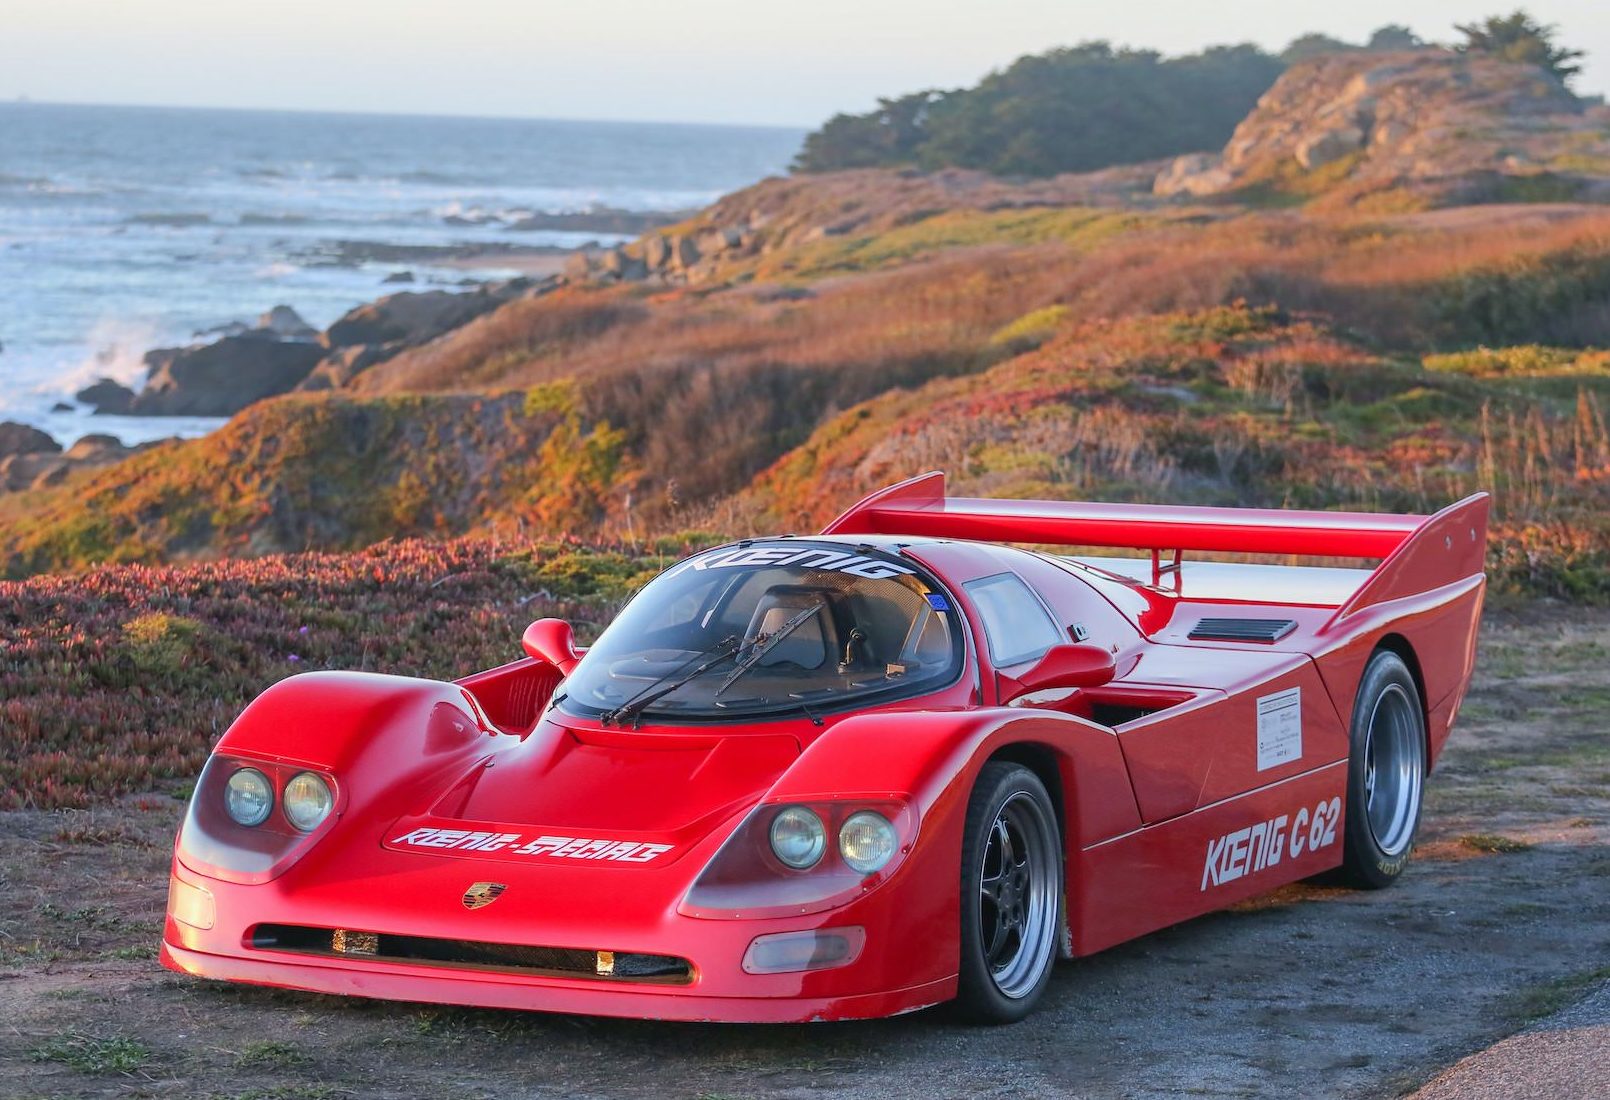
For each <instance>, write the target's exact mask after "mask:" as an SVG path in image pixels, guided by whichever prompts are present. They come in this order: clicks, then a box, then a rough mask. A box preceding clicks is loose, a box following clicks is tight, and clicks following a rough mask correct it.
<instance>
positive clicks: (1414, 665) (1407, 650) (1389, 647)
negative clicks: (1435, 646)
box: [1375, 633, 1431, 771]
mask: <svg viewBox="0 0 1610 1100" xmlns="http://www.w3.org/2000/svg"><path fill="white" fill-rule="evenodd" d="M1382 650H1385V651H1386V652H1388V653H1394V654H1396V655H1397V656H1398V657H1399V659H1401V660H1402V661H1403V663H1404V664H1405V665H1407V666H1408V669H1409V676H1410V677H1411V678H1412V679H1413V680H1414V690H1415V692H1416V693H1417V694H1418V695H1419V696H1420V726H1421V729H1422V730H1423V732H1424V734H1425V736H1426V739H1427V743H1426V766H1427V770H1428V771H1429V770H1430V764H1431V745H1430V737H1431V711H1430V709H1429V708H1430V706H1431V703H1430V701H1429V700H1428V699H1427V698H1426V680H1425V673H1423V672H1422V671H1421V670H1420V658H1419V657H1418V656H1417V655H1416V654H1415V652H1414V646H1413V645H1411V644H1410V642H1409V639H1407V638H1405V637H1404V636H1403V635H1402V634H1397V633H1387V634H1383V635H1382V636H1381V638H1380V640H1378V641H1377V642H1376V643H1375V652H1376V653H1379V652H1381V651H1382Z"/></svg>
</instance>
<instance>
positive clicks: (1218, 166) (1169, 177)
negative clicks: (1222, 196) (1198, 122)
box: [1152, 153, 1230, 198]
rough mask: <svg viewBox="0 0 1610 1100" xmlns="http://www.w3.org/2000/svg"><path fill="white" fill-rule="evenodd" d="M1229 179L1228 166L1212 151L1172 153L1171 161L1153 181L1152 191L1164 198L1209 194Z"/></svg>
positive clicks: (1227, 183) (1224, 184) (1223, 185)
mask: <svg viewBox="0 0 1610 1100" xmlns="http://www.w3.org/2000/svg"><path fill="white" fill-rule="evenodd" d="M1229 183H1230V170H1229V169H1228V168H1226V167H1225V166H1224V158H1222V157H1220V156H1218V155H1217V154H1214V153H1187V154H1186V155H1185V156H1183V157H1175V158H1174V162H1173V163H1172V164H1170V165H1169V166H1168V167H1167V168H1165V169H1163V170H1162V171H1161V172H1159V173H1157V179H1155V180H1154V181H1153V182H1152V193H1153V194H1156V195H1161V196H1163V197H1165V198H1168V197H1171V196H1173V195H1212V194H1216V193H1217V192H1219V191H1223V190H1224V189H1225V188H1226V187H1227V186H1228V185H1229Z"/></svg>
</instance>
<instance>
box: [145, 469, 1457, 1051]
mask: <svg viewBox="0 0 1610 1100" xmlns="http://www.w3.org/2000/svg"><path fill="white" fill-rule="evenodd" d="M1487 505H1488V501H1487V497H1486V496H1485V495H1477V496H1473V497H1471V498H1469V499H1467V500H1464V501H1461V502H1460V503H1458V504H1454V505H1452V506H1450V507H1448V508H1446V509H1444V510H1443V511H1441V512H1438V513H1437V514H1436V515H1434V516H1430V517H1422V516H1396V515H1366V514H1358V513H1343V512H1290V511H1251V510H1241V509H1228V508H1172V507H1158V506H1147V505H1128V504H1075V503H1061V502H1044V501H1006V500H972V499H960V498H946V496H945V493H944V478H943V475H940V474H929V475H926V476H923V477H919V478H916V479H913V480H911V481H907V482H903V483H901V484H899V485H895V486H893V487H891V488H888V489H885V490H883V491H881V492H879V493H876V494H874V495H872V496H870V497H868V498H867V499H866V500H863V501H862V502H861V503H859V504H857V505H856V506H855V507H853V508H851V509H850V510H849V511H848V512H846V513H844V515H843V516H841V517H840V518H839V519H838V520H836V521H835V522H834V523H833V524H832V525H830V526H829V527H828V528H827V530H826V531H824V532H823V533H822V534H820V535H815V536H808V537H794V536H788V537H780V538H763V539H745V540H744V541H742V542H738V543H735V544H733V545H730V546H726V547H722V548H720V549H715V550H708V551H705V552H702V553H699V554H695V555H693V556H692V557H690V558H687V559H686V560H684V561H682V562H680V563H679V564H677V565H675V566H673V567H672V568H670V569H668V570H667V571H666V572H664V573H663V574H661V575H660V576H659V577H657V578H656V579H655V580H654V581H652V582H651V583H650V584H648V585H647V586H646V587H645V588H644V589H643V590H642V591H641V592H640V593H639V594H638V595H637V596H636V597H635V598H634V599H633V600H632V601H631V602H630V603H629V604H628V605H627V606H626V608H625V610H623V611H622V612H621V614H620V616H619V617H618V618H617V619H616V620H615V622H614V624H613V625H611V626H610V627H609V628H608V629H607V630H606V631H605V632H604V633H603V635H602V637H600V638H599V640H598V642H597V644H596V645H594V646H592V647H591V648H590V649H588V650H586V651H585V652H582V651H580V650H578V649H576V648H575V646H574V643H573V641H572V637H571V631H570V628H569V626H568V625H567V624H565V623H562V622H559V621H557V620H543V621H541V622H537V623H533V624H532V626H531V627H530V629H529V630H527V631H526V634H525V639H524V646H525V650H526V652H527V653H528V654H529V656H527V657H525V658H524V659H521V660H517V661H514V662H512V663H510V664H506V665H503V666H501V667H498V668H494V669H491V670H489V671H486V672H480V673H476V674H475V675H472V676H469V677H467V678H465V679H463V680H459V681H457V682H455V683H441V682H436V681H429V680H417V679H406V678H400V677H394V676H378V675H367V674H358V673H344V672H320V673H312V674H308V675H303V676H296V677H293V678H291V679H289V680H285V681H283V682H281V683H279V684H276V685H275V686H274V687H272V688H270V689H269V690H268V691H266V692H264V693H263V695H262V696H261V697H259V698H258V699H257V700H256V701H255V702H253V703H252V704H251V706H249V707H248V708H247V709H246V711H245V713H244V714H242V715H241V717H240V719H239V720H238V721H236V722H235V724H234V725H233V726H232V727H231V728H230V730H229V731H228V733H226V734H225V735H224V737H223V740H222V741H221V742H219V744H218V747H217V749H216V751H215V752H214V753H213V756H212V758H211V760H210V761H209V762H208V764H207V766H206V769H205V770H204V771H203V772H202V775H201V779H200V781H199V782H198V783H197V786H196V790H195V794H194V797H193V798H192V799H191V803H190V809H189V814H188V816H187V818H186V819H185V822H184V825H183V827H182V828H181V830H180V833H179V837H178V843H177V846H176V850H175V853H174V859H173V873H172V882H171V889H170V893H169V901H168V917H167V922H166V929H165V933H164V937H163V944H162V960H163V962H164V963H166V964H167V965H168V966H170V967H172V968H174V969H177V970H182V971H186V972H189V973H192V974H199V975H203V976H206V977H212V978H225V979H230V980H234V981H244V982H255V983H259V984H263V985H273V986H283V987H288V988H293V989H307V990H319V991H322V992H327V993H347V994H357V995H362V996H370V997H387V998H397V999H402V1000H412V1001H436V1002H443V1003H450V1004H468V1005H483V1006H491V1007H505V1008H526V1009H546V1010H552V1011H561V1012H579V1013H596V1014H601V1015H617V1016H638V1017H654V1018H665V1019H684V1020H732V1021H803V1020H824V1019H828V1020H831V1019H850V1018H856V1017H868V1016H887V1015H891V1014H893V1013H899V1012H908V1011H911V1010H913V1009H917V1008H921V1007H923V1006H925V1005H932V1004H936V1003H938V1002H941V1001H948V1000H951V999H955V1000H956V1001H957V1002H958V1004H959V1007H960V1008H961V1009H962V1010H963V1011H964V1012H965V1013H966V1014H967V1015H969V1016H971V1017H972V1018H975V1019H978V1020H983V1021H1010V1020H1016V1019H1019V1018H1021V1017H1023V1016H1024V1015H1026V1014H1027V1013H1028V1012H1030V1011H1031V1010H1032V1009H1033V1008H1034V1005H1035V1003H1036V1002H1037V1001H1038V1000H1039V998H1040V996H1041V995H1042V994H1043V993H1044V991H1045V988H1046V985H1047V983H1048V982H1049V981H1050V980H1051V973H1052V969H1053V965H1052V964H1053V962H1054V961H1055V960H1056V959H1057V958H1058V957H1059V956H1060V957H1067V956H1070V955H1085V954H1089V953H1091V952H1094V951H1100V950H1101V949H1102V948H1105V947H1108V946H1111V945H1113V944H1116V943H1120V942H1122V941H1124V940H1128V939H1132V938H1134V937H1136V936H1140V935H1144V934H1145V933H1147V932H1150V931H1152V930H1154V929H1157V928H1161V927H1163V926H1165V925H1169V924H1173V923H1175V922H1177V921H1182V920H1186V919H1188V918H1190V917H1194V916H1196V915H1198V914H1201V913H1206V912H1208V911H1210V910H1214V909H1219V908H1222V907H1223V906H1226V905H1229V904H1231V903H1232V902H1236V901H1239V900H1241V899H1243V898H1246V897H1249V896H1251V895H1254V894H1258V893H1261V892H1263V891H1266V890H1269V889H1271V888H1272V887H1276V886H1279V885H1281V884H1283V883H1288V882H1292V881H1294V880H1296V879H1301V878H1307V877H1309V876H1312V875H1315V874H1318V873H1320V872H1332V871H1337V872H1338V873H1339V874H1340V875H1341V876H1342V877H1343V878H1344V879H1345V880H1347V881H1349V882H1351V883H1353V884H1354V885H1357V886H1361V887H1381V886H1386V885H1388V884H1390V883H1391V882H1392V881H1393V880H1394V879H1396V878H1397V877H1398V875H1400V874H1401V873H1402V872H1403V868H1404V864H1405V862H1406V861H1407V860H1408V857H1409V852H1410V850H1411V849H1412V847H1413V845H1414V838H1415V831H1416V829H1417V827H1418V824H1419V819H1420V807H1421V792H1422V788H1423V785H1424V783H1425V780H1426V776H1427V773H1428V772H1429V771H1430V769H1431V767H1432V766H1433V765H1434V764H1435V763H1436V760H1437V754H1438V752H1439V751H1440V750H1441V748H1442V746H1443V744H1444V743H1445V742H1446V740H1447V738H1448V732H1449V729H1450V728H1451V726H1452V725H1453V722H1454V718H1455V716H1456V715H1457V714H1458V711H1459V704H1460V701H1461V700H1462V699H1463V697H1464V694H1465V689H1466V687H1467V685H1468V683H1469V679H1470V673H1471V665H1472V662H1473V659H1474V653H1475V645H1476V630H1477V623H1478V618H1479V614H1480V610H1481V602H1482V591H1483V585H1484V578H1483V575H1482V559H1483V548H1484V542H1485V529H1486V518H1487ZM1006 544H1022V545H1028V546H1036V547H1042V548H1043V547H1047V546H1050V547H1058V546H1060V547H1064V548H1073V547H1080V548H1083V547H1115V548H1127V549H1129V550H1131V551H1133V550H1139V551H1142V552H1144V556H1139V557H1135V556H1131V557H1084V556H1070V555H1067V554H1062V553H1057V552H1054V551H1048V550H1045V549H1023V548H1018V546H1014V545H1006ZM1186 551H1232V552H1239V553H1241V554H1264V555H1307V556H1315V557H1322V558H1343V559H1374V560H1378V561H1379V565H1378V566H1377V567H1376V568H1374V569H1373V570H1370V569H1343V568H1325V567H1309V566H1269V565H1249V564H1235V563H1225V562H1210V561H1198V560H1191V561H1186V560H1183V555H1184V552H1186ZM1338 869H1339V871H1338Z"/></svg>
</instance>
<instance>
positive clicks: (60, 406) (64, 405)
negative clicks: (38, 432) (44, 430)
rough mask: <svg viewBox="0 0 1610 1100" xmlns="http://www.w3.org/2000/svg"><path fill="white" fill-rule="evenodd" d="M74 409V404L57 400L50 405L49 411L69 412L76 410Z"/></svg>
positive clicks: (75, 407)
mask: <svg viewBox="0 0 1610 1100" xmlns="http://www.w3.org/2000/svg"><path fill="white" fill-rule="evenodd" d="M76 409H77V406H76V405H72V404H69V403H68V402H66V401H58V402H56V403H55V404H54V405H52V406H51V407H50V411H51V412H53V413H70V412H74V411H76Z"/></svg>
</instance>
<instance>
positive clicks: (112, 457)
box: [62, 432, 130, 462]
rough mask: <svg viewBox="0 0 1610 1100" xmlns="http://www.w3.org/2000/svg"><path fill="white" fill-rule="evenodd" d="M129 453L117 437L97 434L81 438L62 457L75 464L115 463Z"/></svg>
mask: <svg viewBox="0 0 1610 1100" xmlns="http://www.w3.org/2000/svg"><path fill="white" fill-rule="evenodd" d="M129 453H130V449H129V448H128V447H125V446H123V441H122V440H121V439H119V438H118V437H117V436H115V435H105V434H103V433H99V432H97V433H94V434H92V435H86V436H83V437H81V438H80V439H79V440H78V442H77V443H74V444H73V445H72V446H71V447H69V448H67V450H66V451H65V452H63V454H62V457H63V458H66V459H70V460H72V461H75V462H115V461H117V460H118V459H120V458H123V457H125V456H126V455H128V454H129Z"/></svg>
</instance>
